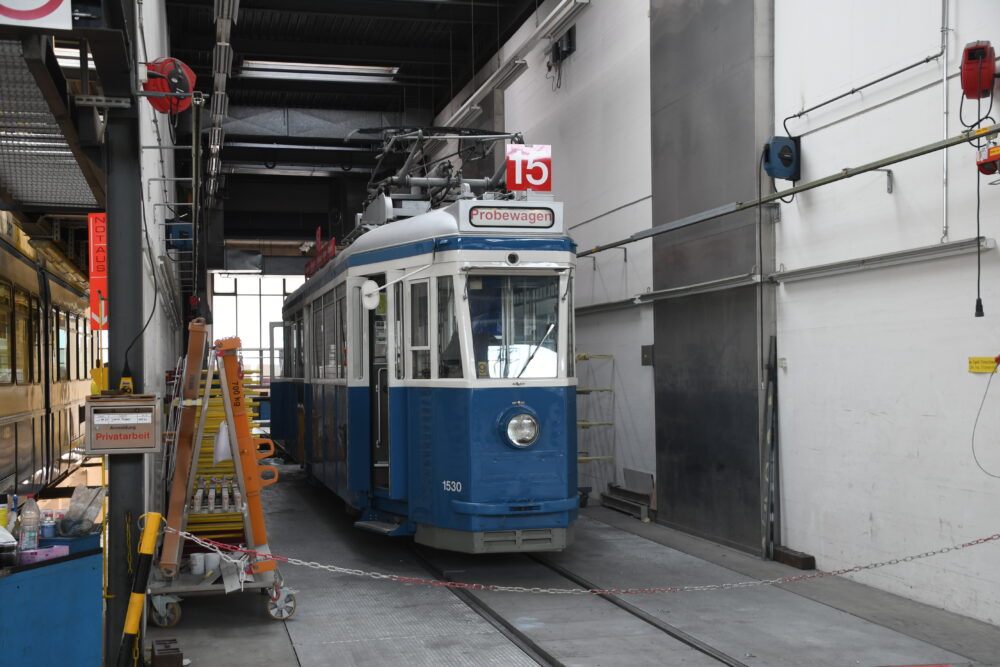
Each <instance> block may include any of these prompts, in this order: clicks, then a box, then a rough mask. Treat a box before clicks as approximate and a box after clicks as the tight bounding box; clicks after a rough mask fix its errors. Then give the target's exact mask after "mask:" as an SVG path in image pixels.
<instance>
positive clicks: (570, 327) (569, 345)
mask: <svg viewBox="0 0 1000 667" xmlns="http://www.w3.org/2000/svg"><path fill="white" fill-rule="evenodd" d="M566 280H567V284H566V296H567V298H568V299H569V301H567V305H566V313H567V317H568V321H567V323H566V324H567V327H566V376H567V377H574V376H575V375H576V316H575V315H574V314H573V313H575V312H576V310H574V308H575V306H574V305H573V276H572V275H570V276H568V277H567V278H566Z"/></svg>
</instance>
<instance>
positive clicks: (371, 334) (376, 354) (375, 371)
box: [368, 274, 396, 489]
mask: <svg viewBox="0 0 1000 667" xmlns="http://www.w3.org/2000/svg"><path fill="white" fill-rule="evenodd" d="M370 278H371V280H374V281H375V282H376V283H378V284H379V286H383V285H385V275H384V274H380V275H377V276H370ZM393 287H396V285H390V289H391V288H393ZM389 326H390V322H389V295H387V294H386V291H385V290H382V291H379V302H378V305H377V306H376V307H375V308H373V309H372V310H370V311H368V344H369V346H370V347H369V350H368V363H369V367H368V387H369V400H370V403H369V405H371V408H372V409H371V434H372V435H371V461H372V486H373V488H381V489H388V488H389Z"/></svg>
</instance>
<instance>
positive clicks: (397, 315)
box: [392, 283, 405, 380]
mask: <svg viewBox="0 0 1000 667" xmlns="http://www.w3.org/2000/svg"><path fill="white" fill-rule="evenodd" d="M392 289H393V297H392V299H393V301H392V304H393V319H392V326H393V330H392V331H393V344H394V346H395V349H394V350H393V354H394V356H395V359H396V379H397V380H402V379H403V371H404V370H405V369H404V366H405V364H404V363H403V359H404V357H403V283H396V284H395V285H393V286H392Z"/></svg>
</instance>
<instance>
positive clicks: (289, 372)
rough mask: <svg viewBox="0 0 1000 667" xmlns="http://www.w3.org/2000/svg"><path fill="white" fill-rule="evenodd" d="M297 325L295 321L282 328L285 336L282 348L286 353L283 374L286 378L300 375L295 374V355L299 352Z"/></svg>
mask: <svg viewBox="0 0 1000 667" xmlns="http://www.w3.org/2000/svg"><path fill="white" fill-rule="evenodd" d="M295 327H296V323H295V322H294V321H293V322H292V326H289V327H282V328H281V330H282V336H283V338H284V342H283V344H282V350H281V351H282V354H283V355H284V363H283V364H282V365H281V371H282V372H281V376H282V377H285V378H295V377H300V376H299V375H296V374H295V357H296V355H297V354H298V352H297V350H296V340H295V338H296V331H295Z"/></svg>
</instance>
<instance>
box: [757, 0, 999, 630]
mask: <svg viewBox="0 0 1000 667" xmlns="http://www.w3.org/2000/svg"><path fill="white" fill-rule="evenodd" d="M949 23H950V26H951V28H953V31H952V32H951V33H950V42H951V47H950V48H949V50H948V71H949V72H951V73H952V74H955V73H957V71H958V62H959V56H960V54H961V50H962V47H963V46H964V45H965V44H966V43H968V42H972V41H975V40H979V39H991V40H993V41H994V43H996V42H997V41H998V40H1000V5H998V4H997V3H995V2H991V1H990V0H961V2H957V1H955V0H953V1H952V2H951V9H950V16H949ZM940 27H941V4H940V2H939V1H938V0H886V1H884V2H880V3H802V2H798V1H797V0H776V1H775V30H774V35H775V72H774V78H775V91H776V100H775V111H776V123H775V127H777V128H780V127H781V119H782V118H783V117H784V116H786V115H788V114H791V113H795V112H796V111H798V110H799V109H802V108H803V107H808V106H811V105H813V104H816V103H818V102H820V101H822V100H824V99H827V98H829V97H832V96H833V95H836V94H838V93H840V92H843V91H845V90H849V89H850V88H852V87H854V86H856V85H858V84H860V83H863V82H865V81H868V80H871V79H874V78H876V77H878V76H881V75H883V74H886V73H888V72H891V71H893V70H894V69H897V68H900V67H902V66H904V65H906V64H909V63H911V62H914V61H916V60H918V59H920V58H922V57H924V56H927V55H930V54H933V53H935V52H936V51H937V49H938V48H939V44H940ZM806 53H808V54H809V57H808V58H803V57H802V55H803V54H806ZM941 72H942V70H941V65H940V64H937V63H932V64H928V65H923V66H921V67H919V68H916V69H914V70H912V71H910V72H908V73H906V74H904V75H901V76H899V77H896V78H894V79H892V80H891V81H890V82H887V83H885V84H880V85H878V86H876V87H873V88H871V89H870V90H868V91H865V92H864V93H863V94H861V95H854V96H852V97H851V98H849V99H846V100H843V101H841V102H837V103H835V104H832V105H830V106H828V107H826V108H824V109H822V110H820V111H818V112H815V113H812V114H809V116H808V117H806V118H804V119H802V120H793V121H790V123H789V129H790V130H791V131H792V132H793V133H795V134H802V135H803V139H802V147H803V151H804V159H803V171H802V180H803V181H808V180H810V179H813V178H817V177H820V176H824V175H827V174H831V173H835V172H837V171H839V170H840V169H843V168H844V167H846V166H852V165H859V164H862V163H865V162H868V161H870V160H873V159H877V158H880V157H883V156H888V155H890V154H893V153H897V152H901V151H904V150H907V149H909V148H914V147H917V146H919V145H922V144H927V143H931V142H934V141H936V140H939V139H941V138H943V136H944V129H943V127H942V117H943V109H942V86H941V83H940V78H941ZM948 86H949V89H950V91H951V99H950V104H949V107H948V109H949V126H948V134H951V135H953V134H957V133H958V132H959V131H961V129H962V128H961V126H960V124H959V119H958V110H959V99H960V96H961V95H960V92H959V86H958V81H957V78H956V77H955V76H952V78H951V79H950V80H949V83H948ZM974 107H975V104H974V103H973V104H972V105H969V104H966V105H965V116H966V118H967V119H971V118H973V117H974V116H975V113H974V111H975V109H974ZM949 158H950V169H949V171H948V179H949V194H948V201H947V210H948V215H949V224H950V229H949V232H948V237H947V239H946V240H952V241H954V240H961V239H968V238H971V237H974V236H975V235H976V227H975V219H976V192H975V183H976V176H975V165H974V158H975V156H974V149H973V148H971V147H969V146H967V145H961V146H957V147H955V148H952V149H950V151H949ZM892 170H893V176H894V182H893V192H892V193H891V194H889V193H887V192H886V175H885V174H884V173H870V174H865V175H862V176H858V177H856V178H853V179H849V180H847V181H844V182H841V183H838V184H834V185H830V186H828V187H824V188H821V189H818V190H814V191H811V192H808V193H803V194H800V195H798V196H797V197H796V199H795V201H794V203H792V204H790V205H783V206H782V209H781V222H780V223H778V224H777V225H776V243H777V248H776V250H777V262H778V263H779V265H784V268H786V269H798V268H802V267H808V266H814V265H817V264H823V263H827V262H836V261H840V260H846V259H853V258H860V257H865V256H869V255H876V254H879V253H885V252H891V251H896V250H904V249H910V248H916V247H920V246H929V245H934V244H937V243H939V241H941V237H942V211H943V202H942V177H943V170H942V157H941V154H940V153H935V154H932V155H929V156H926V157H922V158H918V159H915V160H912V161H909V162H905V163H901V164H898V165H895V166H893V167H892ZM988 180H990V179H983V181H982V230H983V231H982V233H983V235H984V236H987V237H991V238H996V237H997V236H998V235H1000V224H998V212H1000V187H998V186H990V185H987V181H988ZM982 267H983V300H984V303H985V308H986V317H984V318H978V319H977V318H974V317H973V308H974V303H975V296H976V294H975V281H976V258H975V255H967V256H961V257H953V258H949V259H939V260H931V261H927V262H924V263H920V264H912V265H908V266H902V267H897V268H886V269H880V270H873V271H868V272H863V273H857V274H853V275H844V276H837V277H828V278H819V279H813V280H807V281H802V282H795V283H789V284H787V285H782V286H780V287H779V288H778V293H777V325H778V345H779V357H781V358H782V359H783V360H785V362H786V364H787V366H786V367H785V368H784V369H782V370H781V371H780V378H779V382H780V409H781V418H780V440H781V466H782V471H781V480H782V487H783V529H784V538H785V543H786V544H788V545H789V546H791V547H792V548H795V549H799V550H802V551H806V552H809V553H812V554H815V556H816V559H817V564H818V566H819V567H821V568H824V569H835V568H840V567H844V566H850V565H855V564H858V563H865V562H871V561H881V560H885V559H889V558H894V557H898V556H902V555H906V554H914V553H920V552H923V551H927V550H930V549H935V548H938V547H942V546H946V545H950V544H954V543H958V542H964V541H966V540H969V539H971V538H977V537H980V536H983V535H989V534H992V533H995V532H996V531H997V522H996V516H997V512H996V508H997V507H998V506H1000V480H998V479H996V478H992V477H990V476H988V475H987V474H985V473H984V472H982V471H980V469H979V468H977V466H976V463H975V462H974V460H973V457H972V451H971V448H970V440H971V436H972V431H973V421H974V419H975V417H976V411H977V408H978V407H979V404H980V401H981V400H982V397H983V392H984V389H985V388H986V384H987V380H988V376H986V375H973V374H970V373H968V372H967V357H969V356H993V355H996V354H997V353H1000V327H998V322H1000V256H998V253H997V250H991V251H989V252H987V253H984V255H983V257H982ZM994 384H995V383H994ZM998 390H1000V388H998V387H994V388H993V393H992V394H991V395H990V396H989V397H987V400H986V406H985V408H984V413H983V417H982V419H981V420H980V423H979V427H978V435H977V438H976V446H977V450H978V452H979V457H980V460H981V461H982V463H983V465H984V466H985V467H986V468H987V469H988V470H990V471H992V472H993V473H994V474H1000V447H998V446H997V443H998V438H997V432H998V429H1000V409H998V408H1000V391H998ZM998 553H1000V552H998V550H997V547H995V546H993V545H987V546H982V547H977V548H975V549H969V550H967V551H962V552H958V553H951V554H947V555H943V556H938V557H935V558H930V559H926V560H921V561H919V562H915V563H909V564H901V565H896V566H893V567H890V568H885V569H881V570H877V571H872V572H869V573H866V574H864V575H858V578H859V579H860V580H861V581H863V582H865V583H868V584H871V585H873V586H876V587H878V588H883V589H886V590H889V591H892V592H894V593H899V594H901V595H904V596H906V597H909V598H913V599H916V600H920V601H924V602H927V603H930V604H933V605H935V606H941V607H943V608H945V609H949V610H952V611H956V612H959V613H961V614H966V615H969V616H973V617H976V618H979V619H982V620H985V621H989V622H992V623H1000V595H998V593H1000V574H998V570H997V568H996V561H997V557H998Z"/></svg>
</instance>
